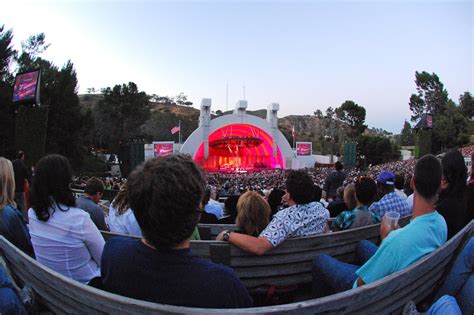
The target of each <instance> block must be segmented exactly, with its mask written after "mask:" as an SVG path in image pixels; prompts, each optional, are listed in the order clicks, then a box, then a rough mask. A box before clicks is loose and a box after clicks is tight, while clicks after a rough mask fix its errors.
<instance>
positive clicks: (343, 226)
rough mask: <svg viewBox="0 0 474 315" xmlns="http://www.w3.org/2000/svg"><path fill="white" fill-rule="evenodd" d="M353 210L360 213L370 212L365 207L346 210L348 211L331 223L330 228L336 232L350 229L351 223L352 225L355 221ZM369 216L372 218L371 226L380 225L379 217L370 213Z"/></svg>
mask: <svg viewBox="0 0 474 315" xmlns="http://www.w3.org/2000/svg"><path fill="white" fill-rule="evenodd" d="M355 210H360V211H370V210H369V208H368V207H367V206H360V207H355V209H354V210H352V211H351V210H348V211H342V212H341V213H340V214H339V215H338V216H337V217H336V218H335V219H334V221H333V222H332V227H333V228H335V229H337V230H347V229H349V228H350V226H351V225H352V223H354V221H355V219H356V211H355ZM370 214H371V216H372V224H377V223H380V217H379V216H378V215H376V214H375V213H373V212H372V211H370Z"/></svg>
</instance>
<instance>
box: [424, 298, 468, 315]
mask: <svg viewBox="0 0 474 315" xmlns="http://www.w3.org/2000/svg"><path fill="white" fill-rule="evenodd" d="M445 314H449V315H462V314H463V313H461V310H460V309H459V306H458V304H457V303H456V299H455V298H453V297H452V296H450V295H443V296H442V297H441V298H440V299H439V300H438V301H436V303H434V304H433V305H431V307H430V308H429V310H428V311H427V312H426V313H425V315H445ZM465 314H471V313H465Z"/></svg>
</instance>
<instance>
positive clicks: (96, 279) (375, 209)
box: [0, 146, 474, 313]
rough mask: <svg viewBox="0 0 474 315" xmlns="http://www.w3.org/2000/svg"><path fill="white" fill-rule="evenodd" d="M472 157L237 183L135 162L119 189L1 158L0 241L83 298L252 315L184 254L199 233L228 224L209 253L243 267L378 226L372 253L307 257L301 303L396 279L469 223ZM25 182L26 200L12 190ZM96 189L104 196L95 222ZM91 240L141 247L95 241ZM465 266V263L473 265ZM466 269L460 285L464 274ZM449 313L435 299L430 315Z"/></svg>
mask: <svg viewBox="0 0 474 315" xmlns="http://www.w3.org/2000/svg"><path fill="white" fill-rule="evenodd" d="M473 147H474V146H470V147H467V148H463V149H462V150H461V151H459V150H457V149H452V150H449V151H448V152H446V154H444V155H443V157H442V158H441V159H438V158H436V157H434V156H433V155H426V156H424V157H422V158H421V159H419V160H418V161H416V160H407V161H395V162H390V163H385V164H381V165H370V166H369V167H368V169H367V170H361V169H358V168H353V169H350V170H344V167H343V165H342V164H341V163H340V162H337V163H335V165H334V168H314V169H304V170H297V171H295V170H290V171H285V170H265V171H258V172H251V173H241V174H222V173H208V174H204V173H203V172H202V170H201V169H200V168H199V167H198V166H197V165H196V164H195V163H194V162H193V161H192V159H191V158H190V157H188V156H182V155H173V156H168V157H164V158H160V159H151V160H148V161H146V162H145V163H143V164H142V165H140V166H139V167H137V168H136V169H135V170H134V171H133V172H132V173H131V174H130V176H129V177H128V179H127V180H125V179H123V178H118V177H106V178H95V177H92V178H91V177H86V176H76V177H73V174H72V169H71V165H70V163H69V161H68V160H67V159H66V158H65V157H63V156H61V155H57V154H52V155H47V156H45V157H43V158H42V159H41V160H40V161H39V162H38V164H37V165H36V168H35V173H34V176H32V178H30V177H29V176H28V172H26V167H24V163H23V160H24V153H23V152H20V153H19V154H18V157H17V159H16V160H15V161H14V162H13V163H12V162H10V161H9V160H7V159H5V158H2V157H0V193H1V195H0V211H1V212H0V234H1V235H3V236H5V237H6V238H7V239H8V240H9V241H10V242H12V243H13V244H14V245H16V246H17V247H18V248H20V249H21V250H23V251H24V252H25V253H27V254H28V255H30V256H31V257H33V258H35V259H36V260H37V261H38V262H40V263H42V264H44V265H46V266H48V267H49V268H51V269H53V270H55V271H57V272H59V273H61V274H62V275H64V276H66V277H69V278H72V279H74V280H76V281H79V282H82V283H84V284H87V285H90V286H94V287H98V288H101V289H104V290H107V291H110V292H114V293H117V294H121V295H124V296H128V297H132V298H137V299H142V300H146V301H152V302H158V303H163V304H171V305H183V306H192V307H204V308H236V307H250V306H252V305H253V300H252V297H251V295H250V294H249V292H248V290H247V288H246V287H245V286H244V285H243V284H242V282H241V281H240V279H239V278H238V277H237V275H236V274H235V272H234V271H233V270H232V269H231V268H229V267H226V266H224V265H221V264H215V263H212V262H210V261H207V260H205V259H202V258H200V257H199V256H196V255H194V254H193V253H192V250H191V249H190V240H195V239H200V236H199V232H198V230H197V224H198V223H199V222H201V223H228V224H235V225H236V230H234V231H230V230H225V231H222V232H221V233H220V234H219V235H218V236H217V240H221V241H225V242H229V243H231V244H233V245H234V246H237V247H239V248H240V249H242V250H244V251H247V252H249V253H252V254H256V255H263V254H265V253H266V252H268V251H270V250H272V249H273V248H275V247H278V246H279V245H280V244H282V243H283V242H285V240H287V239H289V238H295V237H301V236H310V235H318V234H322V233H331V232H335V231H339V230H347V229H353V228H358V227H362V226H367V225H372V224H376V223H381V224H380V238H381V243H380V244H379V246H376V245H375V244H374V243H372V242H369V241H362V242H360V243H359V244H358V246H357V249H356V261H355V262H354V263H355V264H347V263H344V262H340V261H338V260H337V259H335V258H333V257H330V256H328V255H324V254H322V255H319V256H317V257H314V260H313V295H314V296H315V297H322V296H326V295H328V294H333V293H337V292H341V291H344V290H350V289H352V288H356V287H358V286H362V285H365V284H368V283H371V282H374V281H376V280H378V279H381V278H383V277H385V276H388V275H390V274H392V273H395V272H397V271H399V270H401V269H403V268H406V267H408V266H409V265H411V264H412V263H414V262H416V261H417V260H418V259H420V258H421V257H423V256H424V255H426V254H428V253H430V252H432V251H434V250H436V249H437V248H438V247H440V246H441V245H443V243H445V242H446V240H447V239H449V238H451V237H452V236H454V235H455V234H456V233H457V232H459V230H461V229H462V228H463V227H464V226H465V225H466V224H467V223H468V222H469V221H470V220H471V219H472V218H473V217H474V209H473V201H472V196H470V193H469V192H470V191H472V189H473V187H472V186H473V185H474V182H473V181H472V180H471V181H470V182H468V171H467V168H466V166H465V163H464V157H463V156H465V155H466V154H472V153H473V152H472V148H473ZM28 182H30V183H31V189H30V198H29V200H28V198H25V190H24V189H23V190H22V187H23V188H25V187H27V186H28V184H27V183H28ZM71 188H77V189H80V190H83V194H80V195H78V196H75V194H74V191H73V190H72V189H71ZM106 190H115V191H117V194H116V195H115V197H114V199H113V200H112V202H110V206H109V207H108V208H107V209H103V207H102V206H101V204H100V201H101V199H102V197H103V195H104V192H105V191H106ZM222 201H224V202H222ZM28 203H29V205H30V207H29V210H28V209H27V204H28ZM406 216H411V222H410V223H409V224H408V225H407V226H405V227H403V228H401V227H400V226H398V224H397V221H396V220H395V221H392V219H391V218H393V217H396V218H399V217H406ZM330 217H332V218H334V220H332V221H330V220H329V219H330ZM389 218H390V220H389ZM27 223H28V224H27ZM100 230H103V231H111V232H115V233H119V234H129V235H134V236H140V237H141V239H131V238H126V237H115V238H112V239H110V240H109V241H107V242H105V241H104V239H103V237H102V235H101V233H100ZM471 245H472V241H471V243H470V245H469V246H471ZM471 247H472V246H471ZM466 255H470V256H469V257H471V261H472V252H471V253H470V254H466ZM466 268H467V267H466ZM466 268H464V269H463V272H464V273H466V272H468V273H469V274H471V275H472V264H471V265H470V266H469V268H470V269H469V268H468V269H469V270H468V271H466V270H465V269H466ZM459 269H461V267H459ZM1 271H2V270H0V277H3V274H2V273H1ZM453 272H454V273H455V275H453V276H452V277H454V278H456V272H457V269H456V270H454V271H453ZM130 275H133V276H132V277H131V276H130ZM450 281H451V282H452V281H453V280H450ZM465 281H466V286H467V288H466V289H463V290H464V291H462V292H464V293H463V294H466V293H465V292H467V294H472V293H473V292H474V289H473V285H474V283H473V282H472V281H471V282H469V281H468V280H465ZM4 282H5V283H7V281H4ZM447 286H448V287H450V286H452V285H451V284H449V283H448V284H447ZM8 288H9V289H10V290H13V291H14V288H13V289H11V288H10V287H8ZM445 291H446V292H451V291H453V290H451V291H449V290H448V289H446V290H445ZM1 292H2V291H0V303H1V301H2V298H4V296H2V294H1ZM9 294H11V292H10V291H9ZM451 294H453V295H456V294H455V293H451ZM471 297H472V296H471ZM473 300H474V298H473V299H470V301H471V302H469V298H467V299H465V298H463V297H459V301H461V302H459V304H460V307H461V311H463V312H468V313H472V311H473V304H472V301H473ZM456 301H457V300H456V299H455V298H453V299H451V298H445V297H440V299H439V300H438V302H437V303H439V304H440V305H438V304H437V307H440V308H439V309H443V307H445V309H446V307H448V306H447V305H449V306H450V305H451V304H453V303H454V304H456ZM456 305H457V304H456ZM415 311H416V308H415Z"/></svg>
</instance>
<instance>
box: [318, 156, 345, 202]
mask: <svg viewBox="0 0 474 315" xmlns="http://www.w3.org/2000/svg"><path fill="white" fill-rule="evenodd" d="M343 168H344V167H343V165H342V163H341V162H339V161H337V162H336V163H334V171H333V172H332V173H331V174H329V175H328V177H327V178H326V180H325V181H324V187H323V190H324V191H325V192H326V197H327V199H328V200H329V199H334V198H335V197H336V190H337V189H338V188H339V187H341V186H342V185H343V184H344V180H345V179H346V174H345V173H344V172H343V171H342V170H343Z"/></svg>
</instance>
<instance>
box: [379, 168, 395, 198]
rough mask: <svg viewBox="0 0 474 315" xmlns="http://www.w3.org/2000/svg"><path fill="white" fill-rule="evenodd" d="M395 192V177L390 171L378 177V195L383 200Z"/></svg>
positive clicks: (381, 173)
mask: <svg viewBox="0 0 474 315" xmlns="http://www.w3.org/2000/svg"><path fill="white" fill-rule="evenodd" d="M394 190H395V175H394V174H393V173H392V172H390V171H382V172H380V174H379V176H378V177H377V193H378V194H379V197H380V198H382V197H383V196H385V195H386V194H388V193H390V192H393V191H394Z"/></svg>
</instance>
